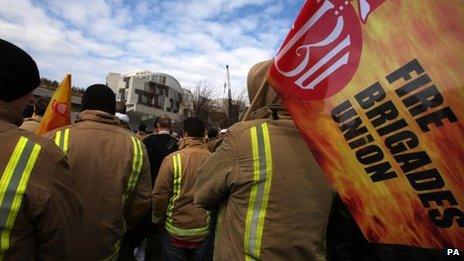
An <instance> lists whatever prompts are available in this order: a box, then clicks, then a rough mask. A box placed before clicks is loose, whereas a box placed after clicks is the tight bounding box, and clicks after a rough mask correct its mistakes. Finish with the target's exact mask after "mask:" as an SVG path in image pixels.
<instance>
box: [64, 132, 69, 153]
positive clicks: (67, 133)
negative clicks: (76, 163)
mask: <svg viewBox="0 0 464 261" xmlns="http://www.w3.org/2000/svg"><path fill="white" fill-rule="evenodd" d="M68 147H69V129H66V130H64V139H63V151H64V153H65V154H67V153H68Z"/></svg>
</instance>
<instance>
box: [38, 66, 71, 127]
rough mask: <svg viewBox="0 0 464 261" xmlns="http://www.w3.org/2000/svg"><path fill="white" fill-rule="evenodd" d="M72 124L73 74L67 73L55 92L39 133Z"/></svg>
mask: <svg viewBox="0 0 464 261" xmlns="http://www.w3.org/2000/svg"><path fill="white" fill-rule="evenodd" d="M69 124H71V74H67V75H66V76H65V77H64V79H63V81H61V83H60V85H59V86H58V88H57V89H56V91H55V93H54V94H53V97H52V99H51V100H50V103H49V104H48V107H47V110H46V111H45V114H44V116H43V118H42V122H41V123H40V126H39V128H38V129H37V132H36V133H37V134H38V135H42V134H44V133H47V132H49V131H51V130H54V129H56V128H60V127H63V126H66V125H69Z"/></svg>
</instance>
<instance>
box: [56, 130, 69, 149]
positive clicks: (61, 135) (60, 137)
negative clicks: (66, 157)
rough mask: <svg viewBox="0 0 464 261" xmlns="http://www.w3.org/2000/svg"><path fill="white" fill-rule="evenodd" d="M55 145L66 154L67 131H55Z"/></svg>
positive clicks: (67, 147)
mask: <svg viewBox="0 0 464 261" xmlns="http://www.w3.org/2000/svg"><path fill="white" fill-rule="evenodd" d="M55 144H56V145H57V146H58V147H60V149H61V150H62V151H63V152H64V153H65V154H67V153H68V149H69V129H64V130H60V131H57V132H56V134H55Z"/></svg>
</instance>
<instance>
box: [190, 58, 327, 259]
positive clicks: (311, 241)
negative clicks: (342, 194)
mask: <svg viewBox="0 0 464 261" xmlns="http://www.w3.org/2000/svg"><path fill="white" fill-rule="evenodd" d="M271 64H272V61H267V62H262V63H259V64H257V65H255V66H254V67H253V68H252V69H251V70H250V73H249V75H248V93H249V97H250V99H251V100H253V98H255V96H256V94H257V92H258V89H259V88H260V87H261V86H262V88H264V89H263V91H262V94H261V95H260V96H259V97H256V98H255V99H257V100H256V101H255V105H256V106H255V108H256V110H255V111H253V113H252V114H251V115H252V119H251V120H248V121H245V122H240V123H237V124H235V125H233V126H232V127H230V128H229V129H228V130H227V134H226V137H225V139H224V140H223V142H222V144H221V145H220V146H219V147H218V148H217V149H216V152H215V153H214V154H212V156H211V157H210V158H209V159H208V160H207V161H206V163H205V164H204V165H203V166H202V167H201V169H200V174H199V178H198V179H197V184H196V189H195V201H194V202H195V203H196V204H198V205H199V206H202V207H204V208H205V209H208V210H211V209H214V208H216V207H217V206H219V205H220V207H219V216H218V223H217V227H216V236H215V243H214V259H215V260H319V259H323V258H324V252H323V249H322V245H323V235H324V229H325V227H326V225H327V221H328V216H329V211H330V203H331V200H332V196H333V192H332V189H331V187H330V186H329V183H328V182H327V181H326V179H325V177H324V174H323V172H322V170H321V168H320V167H319V166H318V164H317V163H316V160H315V159H314V156H313V155H312V154H311V152H310V150H309V149H308V147H307V146H306V144H305V142H304V140H303V138H302V137H301V135H300V133H299V131H298V129H297V128H296V126H295V124H294V123H293V120H292V118H291V117H290V116H289V114H288V112H287V111H286V109H285V108H284V107H283V105H282V103H281V101H280V99H279V98H278V96H277V95H276V93H275V92H274V91H273V90H272V88H271V87H270V86H269V85H268V84H267V83H266V80H265V79H266V74H267V72H268V70H269V67H270V65H271Z"/></svg>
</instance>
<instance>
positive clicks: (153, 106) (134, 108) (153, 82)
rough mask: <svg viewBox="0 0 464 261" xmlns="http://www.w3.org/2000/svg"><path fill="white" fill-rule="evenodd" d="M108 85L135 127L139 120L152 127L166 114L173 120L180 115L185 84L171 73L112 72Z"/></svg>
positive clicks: (107, 79)
mask: <svg viewBox="0 0 464 261" xmlns="http://www.w3.org/2000/svg"><path fill="white" fill-rule="evenodd" d="M106 84H107V85H108V86H109V87H110V88H111V89H112V90H113V91H114V92H115V93H116V100H117V101H120V102H123V103H125V104H126V107H127V115H128V116H129V118H130V124H129V125H130V127H131V128H132V129H136V128H137V127H138V125H139V124H140V123H143V124H145V125H146V126H147V127H148V128H149V129H151V127H152V126H153V123H154V121H155V119H156V118H157V117H159V116H161V115H163V114H167V115H169V116H170V117H171V118H172V119H173V120H174V121H175V120H177V119H179V117H180V112H179V111H180V104H181V101H182V96H183V93H182V87H181V85H180V84H179V82H178V81H177V80H176V79H175V78H174V77H172V76H170V75H168V74H164V73H152V72H149V71H137V72H131V73H126V74H118V73H109V74H108V76H107V78H106Z"/></svg>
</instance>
